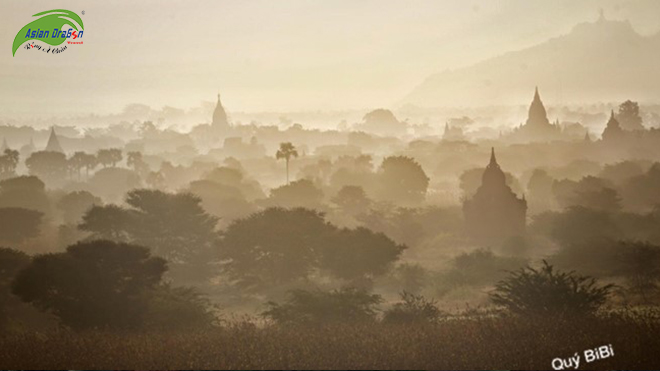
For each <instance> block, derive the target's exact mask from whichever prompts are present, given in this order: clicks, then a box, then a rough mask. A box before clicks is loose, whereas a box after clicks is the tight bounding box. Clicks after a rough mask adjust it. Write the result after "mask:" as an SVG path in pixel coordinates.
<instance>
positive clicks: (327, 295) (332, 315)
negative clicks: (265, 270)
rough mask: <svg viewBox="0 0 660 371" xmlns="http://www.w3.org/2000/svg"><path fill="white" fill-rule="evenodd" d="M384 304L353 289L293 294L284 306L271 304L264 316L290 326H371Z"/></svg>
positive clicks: (364, 291) (373, 296) (366, 293)
mask: <svg viewBox="0 0 660 371" xmlns="http://www.w3.org/2000/svg"><path fill="white" fill-rule="evenodd" d="M381 300H382V299H381V297H380V295H374V294H369V293H368V292H367V291H366V290H363V289H357V288H353V287H350V288H342V289H339V290H333V291H330V292H323V291H315V292H312V291H307V290H293V291H290V296H289V299H288V300H287V301H286V302H285V303H283V304H278V303H274V302H268V303H267V306H268V307H269V309H268V310H266V311H264V312H263V313H262V316H263V317H265V318H268V319H271V320H273V321H275V322H276V323H278V324H289V325H290V324H321V323H333V322H368V321H373V320H375V318H376V305H378V304H379V303H380V302H381Z"/></svg>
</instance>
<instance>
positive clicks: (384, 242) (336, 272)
mask: <svg viewBox="0 0 660 371" xmlns="http://www.w3.org/2000/svg"><path fill="white" fill-rule="evenodd" d="M327 242H328V243H327V245H324V248H323V249H321V250H320V254H321V256H320V265H321V268H322V269H326V270H328V271H329V272H330V274H332V275H333V276H335V277H337V278H342V279H345V280H357V282H359V281H360V279H363V278H367V279H371V278H373V277H375V276H378V275H381V274H383V273H385V272H387V271H388V270H389V269H390V268H391V267H392V264H393V263H394V262H396V261H397V260H398V259H399V256H400V255H401V253H402V252H403V250H404V249H405V248H406V247H405V246H404V245H398V244H396V243H395V242H394V241H392V240H391V239H389V238H388V237H387V236H385V235H384V234H382V233H374V232H372V231H371V230H369V229H366V228H356V229H341V230H337V231H335V232H334V233H333V235H332V236H331V237H330V238H329V240H327Z"/></svg>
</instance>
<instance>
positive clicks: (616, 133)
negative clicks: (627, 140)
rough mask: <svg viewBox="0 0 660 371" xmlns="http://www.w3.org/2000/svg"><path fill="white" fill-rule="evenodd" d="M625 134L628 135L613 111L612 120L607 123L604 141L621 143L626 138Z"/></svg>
mask: <svg viewBox="0 0 660 371" xmlns="http://www.w3.org/2000/svg"><path fill="white" fill-rule="evenodd" d="M625 134H626V133H624V131H623V129H622V128H621V124H619V121H618V120H617V119H616V118H615V117H614V110H612V113H611V114H610V119H609V121H607V125H606V126H605V130H603V140H604V141H608V142H612V141H619V140H622V139H623V138H624V137H625Z"/></svg>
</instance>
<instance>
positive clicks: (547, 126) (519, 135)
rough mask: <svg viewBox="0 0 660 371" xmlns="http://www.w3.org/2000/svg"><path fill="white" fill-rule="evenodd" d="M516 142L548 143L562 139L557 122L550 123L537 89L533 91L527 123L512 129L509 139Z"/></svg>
mask: <svg viewBox="0 0 660 371" xmlns="http://www.w3.org/2000/svg"><path fill="white" fill-rule="evenodd" d="M509 139H512V140H514V141H516V142H548V141H553V140H558V139H562V129H561V126H560V125H559V123H558V122H555V123H551V122H550V120H548V114H547V112H546V110H545V106H544V105H543V101H541V95H540V94H539V88H538V87H536V89H535V90H534V98H533V99H532V104H530V106H529V112H528V114H527V121H526V122H525V124H524V125H522V124H521V125H520V126H518V127H517V128H515V129H514V131H513V132H512V133H511V135H510V138H509Z"/></svg>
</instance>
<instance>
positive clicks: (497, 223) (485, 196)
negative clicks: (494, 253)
mask: <svg viewBox="0 0 660 371" xmlns="http://www.w3.org/2000/svg"><path fill="white" fill-rule="evenodd" d="M463 214H464V216H465V230H466V232H467V234H468V236H469V237H470V238H472V239H473V240H475V241H477V242H479V243H482V244H499V243H502V242H504V241H505V240H507V239H509V238H512V237H518V236H523V235H524V234H525V225H526V215H527V201H526V200H525V197H524V196H523V198H522V199H520V198H518V196H516V194H515V193H513V191H512V190H511V187H509V186H508V185H507V184H506V176H505V174H504V171H502V169H501V168H500V165H499V164H498V163H497V159H496V158H495V149H494V148H492V149H491V153H490V163H489V164H488V166H486V170H485V171H484V173H483V176H482V178H481V186H480V187H479V188H478V189H477V193H475V195H474V197H472V198H471V199H468V200H465V202H464V203H463Z"/></svg>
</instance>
